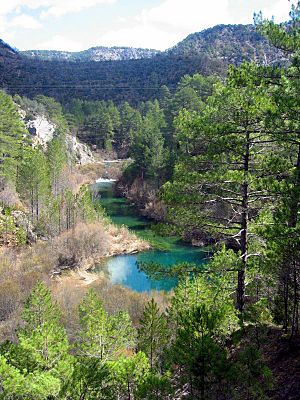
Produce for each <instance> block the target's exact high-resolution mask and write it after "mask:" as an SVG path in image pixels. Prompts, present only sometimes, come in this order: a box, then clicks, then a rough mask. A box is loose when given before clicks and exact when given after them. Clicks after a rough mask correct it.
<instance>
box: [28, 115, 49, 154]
mask: <svg viewBox="0 0 300 400" xmlns="http://www.w3.org/2000/svg"><path fill="white" fill-rule="evenodd" d="M26 127H27V129H28V131H29V133H30V134H31V136H32V140H33V145H34V146H38V145H41V146H42V147H44V148H45V147H46V145H47V143H48V142H49V141H50V140H52V139H53V135H54V132H55V125H53V124H52V123H51V122H49V121H48V120H47V119H46V118H45V117H44V116H43V115H38V116H36V118H35V119H34V120H32V121H28V122H27V123H26Z"/></svg>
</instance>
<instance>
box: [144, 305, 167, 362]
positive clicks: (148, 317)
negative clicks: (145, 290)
mask: <svg viewBox="0 0 300 400" xmlns="http://www.w3.org/2000/svg"><path fill="white" fill-rule="evenodd" d="M169 335H170V334H169V331H168V326H167V320H166V317H165V316H164V315H163V314H161V313H160V311H159V308H158V306H157V304H156V303H155V301H154V299H151V301H150V302H148V304H147V305H146V306H145V309H144V313H143V316H142V318H141V320H140V326H139V329H138V348H139V350H141V351H143V352H144V353H145V354H146V355H147V356H148V359H149V362H150V366H151V369H153V368H157V367H158V366H159V364H161V361H162V355H163V353H164V351H165V350H166V347H167V344H168V340H169Z"/></svg>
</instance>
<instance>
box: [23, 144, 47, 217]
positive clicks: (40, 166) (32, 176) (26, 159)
mask: <svg viewBox="0 0 300 400" xmlns="http://www.w3.org/2000/svg"><path fill="white" fill-rule="evenodd" d="M17 189H18V192H19V193H20V195H21V197H22V198H23V199H24V200H25V201H26V200H27V201H28V203H29V206H30V211H31V217H32V219H33V220H39V218H40V215H41V209H42V204H43V203H45V202H46V201H47V198H48V196H49V193H50V178H49V167H48V163H47V159H46V157H45V155H44V153H43V152H42V150H41V149H38V148H31V147H27V148H26V149H24V155H23V159H22V162H21V164H20V167H19V173H18V182H17Z"/></svg>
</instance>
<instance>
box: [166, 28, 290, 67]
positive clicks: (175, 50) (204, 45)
mask: <svg viewBox="0 0 300 400" xmlns="http://www.w3.org/2000/svg"><path fill="white" fill-rule="evenodd" d="M166 53H167V54H168V55H172V56H183V57H190V56H192V55H193V56H203V55H205V56H207V57H208V58H210V59H215V60H222V61H225V62H226V63H228V64H234V65H238V64H241V63H242V62H243V61H255V62H257V63H258V64H262V65H270V64H273V63H281V62H283V61H286V60H287V58H286V54H284V53H283V52H281V51H279V50H278V49H276V48H275V47H273V46H272V45H270V44H269V42H268V41H267V40H266V39H265V38H263V37H262V36H261V35H260V34H259V33H258V32H257V31H256V29H255V27H254V26H253V25H216V26H214V27H213V28H209V29H205V30H203V31H201V32H197V33H193V34H191V35H189V36H188V37H187V38H185V39H184V40H183V41H182V42H180V43H178V44H177V45H176V46H174V47H172V48H171V49H169V50H167V51H166Z"/></svg>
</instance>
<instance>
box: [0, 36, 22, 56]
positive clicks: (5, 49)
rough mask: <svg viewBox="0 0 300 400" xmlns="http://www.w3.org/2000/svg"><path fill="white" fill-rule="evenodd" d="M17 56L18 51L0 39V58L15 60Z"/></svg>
mask: <svg viewBox="0 0 300 400" xmlns="http://www.w3.org/2000/svg"><path fill="white" fill-rule="evenodd" d="M19 58H20V55H19V54H18V52H17V51H16V50H14V49H13V48H12V47H10V46H9V45H8V44H7V43H5V42H4V41H3V40H1V39H0V59H2V60H5V59H7V60H12V59H14V60H17V59H19Z"/></svg>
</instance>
